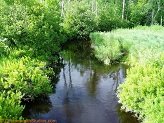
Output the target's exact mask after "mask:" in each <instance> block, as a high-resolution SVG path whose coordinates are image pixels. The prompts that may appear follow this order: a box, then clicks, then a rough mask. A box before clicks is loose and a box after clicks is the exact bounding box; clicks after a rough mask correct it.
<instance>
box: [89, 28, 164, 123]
mask: <svg viewBox="0 0 164 123" xmlns="http://www.w3.org/2000/svg"><path fill="white" fill-rule="evenodd" d="M163 34H164V28H163V27H161V26H151V27H136V28H134V29H118V30H114V31H112V32H108V33H92V34H91V35H90V37H91V39H92V41H93V44H94V50H95V56H96V57H97V58H98V59H99V60H101V61H103V62H104V63H105V64H111V63H113V61H125V62H127V63H129V64H130V65H131V66H132V67H131V68H130V69H129V70H128V72H127V77H126V81H125V83H123V84H121V85H120V86H119V89H118V97H119V99H120V100H119V101H120V103H122V104H123V107H122V108H124V109H125V110H126V111H132V112H135V113H136V114H137V116H138V117H139V118H140V119H142V120H143V121H144V122H145V123H163V122H164V118H163V115H164V114H163V112H164V110H163V106H164V102H163V100H164V97H163V94H164V90H163V85H164V76H163V75H164V37H163Z"/></svg>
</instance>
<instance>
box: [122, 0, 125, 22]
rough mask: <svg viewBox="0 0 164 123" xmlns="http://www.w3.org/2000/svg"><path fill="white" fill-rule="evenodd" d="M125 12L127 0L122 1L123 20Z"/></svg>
mask: <svg viewBox="0 0 164 123" xmlns="http://www.w3.org/2000/svg"><path fill="white" fill-rule="evenodd" d="M124 13H125V0H123V1H122V21H124Z"/></svg>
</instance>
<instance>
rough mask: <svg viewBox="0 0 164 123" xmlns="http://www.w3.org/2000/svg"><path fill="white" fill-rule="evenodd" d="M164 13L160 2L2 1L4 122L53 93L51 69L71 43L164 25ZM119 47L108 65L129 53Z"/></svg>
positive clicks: (0, 71) (1, 114) (0, 41)
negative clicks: (92, 34)
mask: <svg viewBox="0 0 164 123" xmlns="http://www.w3.org/2000/svg"><path fill="white" fill-rule="evenodd" d="M162 7H163V1H160V0H159V1H158V2H156V0H143V1H125V0H123V1H122V0H112V1H110V2H109V1H106V0H92V1H90V0H81V1H74V0H26V1H25V0H0V78H1V79H0V89H1V90H0V102H1V103H0V109H3V110H0V119H6V118H9V119H19V118H22V117H21V112H22V110H23V108H24V106H21V105H20V102H21V99H25V100H27V99H29V98H30V99H34V98H35V97H37V96H42V95H48V94H49V93H50V92H51V89H52V86H51V83H50V76H51V75H54V72H53V71H52V68H50V66H51V65H52V64H56V63H57V62H58V58H59V54H60V51H61V50H62V47H63V45H64V43H65V42H66V41H69V40H71V39H75V38H76V39H79V40H87V39H88V37H89V34H90V32H95V31H111V30H113V29H116V28H120V27H121V28H132V27H134V26H136V25H150V24H155V23H157V24H160V25H163V20H164V19H163V18H162V17H164V12H163V9H162ZM143 8H144V9H143ZM153 33H154V32H153ZM156 33H157V32H156ZM154 38H155V39H156V36H155V37H154ZM114 43H115V48H114V49H113V50H116V51H114V52H117V54H110V57H112V58H113V59H112V60H111V59H107V60H105V63H110V62H111V61H117V60H118V59H120V57H122V54H124V55H126V54H127V53H128V52H129V53H130V51H129V50H128V48H127V47H128V46H125V45H124V44H122V45H123V48H124V49H122V48H121V52H119V51H118V50H119V48H120V45H119V42H114ZM159 43H161V41H159ZM126 44H127V45H131V43H126ZM122 45H121V46H122ZM161 45H162V44H161ZM157 47H158V46H157ZM112 48H113V47H112ZM157 49H158V48H157ZM101 52H103V51H101ZM154 52H155V53H156V51H154ZM157 56H158V55H157ZM129 58H131V57H129ZM102 59H104V58H102ZM130 61H132V60H130ZM52 66H53V65H52ZM29 87H31V88H29ZM13 95H14V96H13ZM15 95H16V96H15ZM13 107H15V108H13Z"/></svg>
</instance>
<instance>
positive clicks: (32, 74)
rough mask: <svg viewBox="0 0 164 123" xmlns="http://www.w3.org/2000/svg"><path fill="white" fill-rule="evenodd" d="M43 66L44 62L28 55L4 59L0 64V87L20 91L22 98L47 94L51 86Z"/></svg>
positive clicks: (50, 90)
mask: <svg viewBox="0 0 164 123" xmlns="http://www.w3.org/2000/svg"><path fill="white" fill-rule="evenodd" d="M45 67H46V66H45V63H44V62H40V61H38V60H34V59H31V58H30V57H22V58H21V59H9V60H4V61H3V62H2V65H1V66H0V78H1V80H0V89H1V90H6V91H12V92H16V91H20V92H21V93H22V94H23V95H24V99H26V98H30V99H34V98H35V97H37V96H40V95H48V94H49V93H50V92H52V87H51V84H50V79H49V78H48V76H47V75H46V68H45ZM51 71H52V70H51Z"/></svg>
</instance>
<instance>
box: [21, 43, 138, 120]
mask: <svg viewBox="0 0 164 123" xmlns="http://www.w3.org/2000/svg"><path fill="white" fill-rule="evenodd" d="M63 57H64V61H63V62H64V66H62V67H61V68H60V71H59V75H58V77H57V80H54V86H55V88H54V93H53V94H51V95H50V96H49V97H48V98H46V99H45V98H44V99H39V100H37V101H35V102H31V103H29V104H28V105H27V106H26V109H25V110H24V112H23V116H24V117H25V118H27V119H44V120H50V119H51V120H57V123H139V122H138V121H137V119H136V118H134V117H133V116H132V114H130V113H125V112H123V111H121V110H120V104H118V98H117V97H116V90H117V86H118V85H119V84H120V83H123V82H124V79H125V76H126V66H123V65H120V64H118V65H116V66H113V67H109V66H104V65H103V64H101V63H99V62H98V61H97V60H96V59H95V58H94V57H93V55H92V52H91V51H90V48H89V45H88V44H87V43H83V44H81V43H79V44H75V43H73V44H69V46H68V47H67V50H65V52H63Z"/></svg>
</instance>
